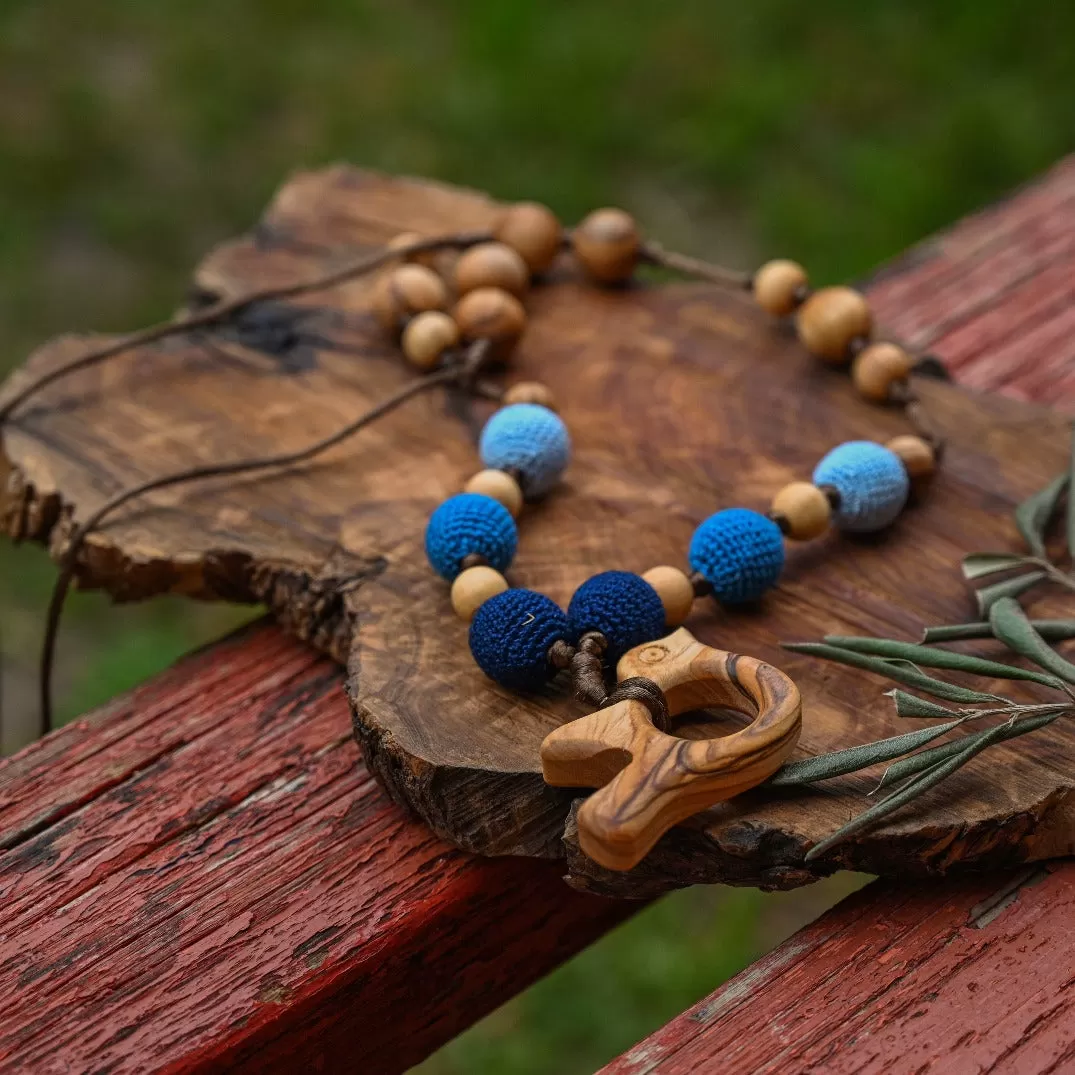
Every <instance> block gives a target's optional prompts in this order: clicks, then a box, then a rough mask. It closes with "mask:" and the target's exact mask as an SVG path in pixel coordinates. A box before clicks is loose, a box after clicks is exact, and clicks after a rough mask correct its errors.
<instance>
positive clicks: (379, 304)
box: [374, 265, 448, 332]
mask: <svg viewBox="0 0 1075 1075" xmlns="http://www.w3.org/2000/svg"><path fill="white" fill-rule="evenodd" d="M447 306H448V289H447V288H446V287H445V286H444V281H443V280H442V279H441V278H440V277H439V276H438V275H437V274H436V273H435V272H434V271H433V270H432V269H428V268H426V266H424V265H398V266H396V267H395V268H394V269H389V270H388V272H386V273H385V274H384V276H382V277H381V280H380V283H379V285H378V287H377V291H376V293H375V295H374V309H375V310H376V312H377V317H378V318H379V320H380V322H381V324H382V325H384V327H385V328H386V329H388V330H389V331H391V332H397V331H399V329H400V327H401V325H402V322H404V321H405V320H407V319H408V318H410V317H413V316H414V315H415V314H419V313H422V311H423V310H444V309H446V308H447Z"/></svg>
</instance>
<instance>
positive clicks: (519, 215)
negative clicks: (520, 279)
mask: <svg viewBox="0 0 1075 1075" xmlns="http://www.w3.org/2000/svg"><path fill="white" fill-rule="evenodd" d="M493 234H494V235H495V236H496V237H497V238H498V239H499V240H500V241H501V242H502V243H507V245H508V246H510V247H511V248H512V249H513V250H515V251H516V252H517V253H518V254H519V256H520V257H521V258H522V259H523V261H525V262H526V264H527V266H528V268H529V269H530V271H531V272H532V273H541V272H544V271H545V270H546V269H547V268H548V267H549V266H550V265H551V264H552V263H553V262H554V261H555V260H556V255H557V254H558V253H559V251H560V245H561V243H562V241H563V229H562V228H561V227H560V221H559V220H557V219H556V214H555V213H554V212H553V211H552V210H551V209H548V208H546V207H545V206H544V205H539V204H538V203H537V202H519V203H518V205H512V206H509V207H508V208H507V209H505V210H504V212H503V214H502V215H501V217H500V220H499V221H498V222H497V225H496V228H495V229H494V231H493Z"/></svg>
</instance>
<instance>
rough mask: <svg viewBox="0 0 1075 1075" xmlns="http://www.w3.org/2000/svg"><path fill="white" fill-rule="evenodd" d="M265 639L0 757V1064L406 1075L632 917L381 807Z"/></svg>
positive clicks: (540, 871)
mask: <svg viewBox="0 0 1075 1075" xmlns="http://www.w3.org/2000/svg"><path fill="white" fill-rule="evenodd" d="M342 679H343V673H342V671H341V670H340V669H339V668H337V667H335V666H334V665H333V664H332V662H331V661H329V660H328V659H326V658H325V657H321V656H319V655H318V654H317V653H316V652H315V651H313V650H312V649H311V648H310V647H308V646H305V645H303V644H302V643H299V642H296V641H294V640H293V639H289V638H287V637H286V636H284V635H283V634H282V633H281V632H280V631H279V630H278V629H277V628H276V627H273V626H269V625H265V624H261V625H258V626H256V627H254V628H252V629H249V630H247V631H244V632H242V633H241V634H239V635H236V636H234V637H232V638H230V639H228V640H226V641H224V642H222V643H220V644H218V645H216V646H214V647H212V649H210V650H207V651H206V652H204V653H201V654H198V655H196V656H194V657H190V658H187V659H186V660H184V661H182V662H181V663H180V664H179V665H177V666H176V667H175V668H173V669H170V670H169V671H168V672H165V673H164V674H162V675H161V676H158V677H157V678H155V679H154V680H152V681H151V682H150V683H148V684H146V685H145V686H143V687H141V688H139V689H138V690H137V691H134V692H132V693H131V694H129V695H126V696H124V697H121V698H118V699H116V700H115V701H114V702H112V703H110V704H109V705H108V706H107V707H105V708H104V709H101V710H98V711H96V712H94V713H91V714H89V715H87V716H86V717H84V718H82V719H80V720H77V721H74V722H72V723H71V724H68V725H67V726H66V727H65V728H63V729H61V730H60V731H58V732H56V733H54V734H53V735H51V736H49V737H48V738H47V739H44V740H41V741H39V742H38V743H36V744H34V745H33V746H30V747H27V748H26V750H24V751H22V752H21V753H20V754H18V755H16V756H15V757H13V758H9V759H5V760H3V761H2V762H0V997H2V998H3V1004H2V1005H0V1068H2V1069H3V1070H4V1071H27V1072H51V1071H71V1072H83V1071H87V1072H88V1071H95V1072H103V1071H108V1072H113V1073H120V1072H132V1073H133V1072H146V1071H183V1072H211V1071H212V1072H216V1071H223V1070H227V1071H229V1072H232V1071H242V1072H251V1073H257V1075H262V1073H277V1072H279V1073H291V1072H296V1071H356V1070H360V1071H370V1072H378V1073H382V1072H383V1073H385V1075H392V1073H394V1072H400V1071H403V1070H405V1069H407V1068H409V1067H410V1066H411V1065H412V1064H415V1063H417V1062H418V1061H420V1060H422V1059H423V1058H425V1057H426V1056H427V1055H428V1054H429V1053H431V1052H432V1051H433V1050H434V1049H436V1048H438V1047H439V1046H440V1045H442V1044H444V1043H445V1042H446V1041H448V1040H450V1039H451V1038H453V1037H454V1036H455V1035H456V1034H458V1033H459V1032H460V1031H462V1030H463V1029H464V1028H465V1027H467V1026H469V1025H471V1024H472V1023H473V1022H475V1021H476V1020H477V1019H479V1018H480V1017H481V1016H483V1015H485V1014H486V1013H487V1012H489V1011H491V1010H492V1009H493V1008H495V1007H497V1006H498V1005H500V1004H501V1003H503V1002H504V1000H505V999H506V998H508V997H509V996H512V995H514V994H515V993H516V992H519V991H521V990H522V989H524V988H526V986H527V985H529V984H530V983H531V982H533V981H535V980H536V979H537V978H539V977H541V976H542V975H544V974H546V973H547V972H548V971H550V970H551V969H552V968H553V967H555V966H557V965H558V964H559V963H560V962H562V961H563V960H565V959H567V958H568V957H569V956H571V955H573V954H574V953H575V952H577V951H579V950H580V949H581V948H583V947H585V946H586V945H587V944H588V943H590V941H592V940H594V939H595V938H596V937H599V936H601V935H602V934H603V933H604V932H605V931H606V930H608V929H610V928H611V927H612V926H613V925H615V924H616V923H618V922H620V921H622V920H623V919H624V918H625V917H626V916H628V915H629V914H631V913H632V912H633V911H634V909H635V908H636V907H637V906H638V905H637V904H636V903H633V902H626V901H623V900H615V901H613V900H607V899H601V898H599V897H594V896H588V895H585V894H583V893H577V892H571V891H569V890H567V889H565V887H564V884H563V882H562V881H561V879H560V876H561V874H562V872H563V870H562V867H561V864H559V863H556V862H547V861H539V860H525V859H509V858H498V859H492V858H479V857H477V856H473V855H468V854H465V853H463V852H461V851H458V850H456V849H455V848H453V847H451V846H450V845H448V844H446V843H444V842H443V841H441V840H439V839H437V838H436V837H435V836H434V835H433V834H432V833H431V832H430V831H429V829H428V828H427V827H426V826H425V825H424V824H422V822H421V821H419V820H418V819H416V818H412V817H408V816H407V814H406V812H405V811H404V810H402V809H400V807H398V806H396V805H395V804H393V803H391V802H389V801H388V799H387V798H386V797H385V796H384V795H383V794H382V793H381V791H380V789H379V788H378V787H377V786H376V784H375V783H374V781H373V780H372V779H371V777H370V774H369V772H368V771H367V770H366V768H365V766H363V765H362V762H361V759H360V758H359V756H358V750H357V748H356V746H355V743H354V740H353V739H352V737H351V734H350V726H349V725H350V722H349V715H348V711H347V704H346V700H345V697H344V694H343V690H342V689H341V686H342Z"/></svg>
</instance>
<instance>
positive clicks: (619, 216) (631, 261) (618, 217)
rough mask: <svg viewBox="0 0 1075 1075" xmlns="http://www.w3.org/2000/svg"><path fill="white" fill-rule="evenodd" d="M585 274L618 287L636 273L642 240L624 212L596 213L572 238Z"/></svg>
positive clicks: (631, 220) (603, 210)
mask: <svg viewBox="0 0 1075 1075" xmlns="http://www.w3.org/2000/svg"><path fill="white" fill-rule="evenodd" d="M571 243H572V246H573V248H574V250H575V257H576V258H577V259H578V262H579V264H580V265H581V266H582V268H583V269H584V270H585V271H586V273H587V274H588V275H589V276H591V277H593V279H595V280H598V281H600V282H601V283H603V284H618V283H621V282H622V281H624V280H626V279H627V278H628V277H629V276H630V275H631V273H633V272H634V269H635V265H636V263H637V262H638V252H639V248H640V246H641V240H640V238H639V235H638V227H637V226H636V225H635V220H634V217H632V216H631V214H630V213H625V212H624V211H623V210H622V209H595V210H594V211H593V212H592V213H591V214H590V215H589V216H588V217H586V218H585V219H584V220H583V221H582V223H581V224H579V226H578V227H577V228H576V229H575V232H574V235H573V236H572V238H571Z"/></svg>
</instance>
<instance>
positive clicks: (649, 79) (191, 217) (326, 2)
mask: <svg viewBox="0 0 1075 1075" xmlns="http://www.w3.org/2000/svg"><path fill="white" fill-rule="evenodd" d="M1072 40H1075V5H1072V4H1070V3H1068V2H1063V0H1039V2H1038V3H1037V4H1035V5H1033V7H1032V8H1030V7H1027V6H1026V5H1017V4H1011V3H1006V2H1004V0H974V2H970V0H951V2H945V3H929V2H925V0H923V2H918V3H911V2H885V3H872V4H871V3H869V2H866V3H863V2H862V0H855V2H850V0H815V2H813V3H810V4H803V3H795V2H791V0H753V2H751V3H746V4H744V3H735V4H732V3H726V2H715V0H709V2H706V0H683V2H681V3H675V4H672V3H647V2H643V0H618V2H616V0H602V2H598V0H570V2H567V0H544V2H541V3H525V2H516V3H513V2H509V0H461V2H458V3H454V4H436V3H432V2H429V0H425V2H422V0H398V2H395V0H378V2H360V0H273V2H272V3H266V2H255V0H214V2H208V0H183V2H179V0H152V2H150V0H99V2H96V3H86V2H85V0H6V2H5V3H4V4H3V5H2V7H0V356H2V357H0V366H9V365H11V364H13V363H15V362H17V361H19V360H20V358H21V357H22V355H23V354H25V352H26V351H27V350H28V349H29V348H30V347H31V346H32V345H33V344H34V343H36V342H37V341H39V340H41V339H43V338H45V337H48V336H49V335H52V334H54V333H57V332H60V331H67V330H72V329H100V330H108V331H112V330H120V329H124V328H129V327H133V326H136V325H139V324H142V323H145V322H148V321H150V320H155V319H158V318H160V317H163V316H166V315H167V314H169V313H170V312H171V310H172V309H174V307H175V305H176V304H177V301H178V299H179V298H180V297H181V295H182V294H183V291H184V286H185V281H186V279H187V277H188V274H189V271H190V269H191V267H192V266H193V265H194V263H195V262H196V261H197V260H198V258H199V257H200V255H201V254H202V253H203V252H204V251H205V249H206V248H207V247H208V246H209V245H211V244H212V243H213V242H215V241H217V240H219V239H222V238H224V237H226V236H228V235H231V234H233V233H235V232H237V231H239V230H242V229H243V228H245V227H247V226H249V225H250V224H251V223H252V222H253V221H254V220H255V218H256V216H257V214H258V212H259V210H260V208H261V206H262V205H263V204H264V203H265V202H266V200H267V199H268V198H269V196H270V195H271V193H272V191H273V190H274V188H275V187H276V186H277V185H278V184H279V182H280V181H281V180H282V179H283V177H284V176H285V175H286V174H287V173H288V172H289V171H291V170H293V169H296V168H299V167H305V166H310V165H316V164H319V163H324V162H328V161H333V160H337V159H347V160H351V161H354V162H357V163H361V164H364V165H368V166H373V167H378V168H382V169H386V170H390V171H401V172H409V173H416V174H425V175H431V176H436V177H438V178H441V179H445V180H451V181H456V182H461V183H465V184H470V185H474V186H479V187H483V188H486V189H488V190H490V191H491V192H493V193H494V194H496V195H498V196H501V197H503V198H518V197H528V198H537V199H540V200H544V201H546V202H548V203H549V204H550V205H552V206H553V207H554V208H555V209H556V210H557V211H558V212H560V213H561V214H562V215H563V216H564V218H565V219H567V220H571V219H574V218H577V217H578V216H579V215H580V214H582V213H583V212H585V211H586V210H587V209H589V208H592V207H593V206H595V205H597V204H606V203H619V204H623V205H625V206H627V207H628V208H631V209H632V210H634V211H635V212H636V213H637V214H638V215H639V217H640V218H641V220H642V221H643V222H644V224H645V225H646V226H647V227H648V229H649V230H650V231H651V232H652V233H653V234H655V235H657V236H659V237H661V238H662V239H663V240H665V241H666V242H668V243H669V244H670V245H675V246H678V247H680V248H683V249H686V250H689V251H693V252H697V253H703V254H706V255H710V256H714V257H718V258H722V259H724V260H727V261H729V262H732V263H736V264H740V265H744V266H749V265H750V264H752V263H753V262H754V261H755V260H756V259H757V258H758V257H759V256H760V255H761V254H762V253H763V252H764V253H769V252H773V253H780V254H783V255H787V256H792V257H797V258H799V259H801V260H802V261H804V262H805V263H806V264H807V265H808V266H809V267H810V268H811V271H812V273H813V275H814V278H815V279H816V280H818V281H824V280H832V279H837V278H847V277H852V276H855V275H857V274H860V273H862V272H864V271H866V270H868V269H869V268H870V267H871V266H873V265H875V264H876V263H877V262H879V261H881V260H883V259H885V258H888V257H890V256H892V255H894V254H896V253H897V252H899V251H900V250H902V249H904V248H905V247H907V246H908V245H909V244H910V243H912V242H914V241H915V240H916V239H918V238H920V237H921V236H923V235H926V234H928V233H930V232H932V231H934V230H936V229H938V228H940V227H943V226H944V225H946V224H948V223H949V222H951V221H952V220H953V219H954V218H955V217H957V216H959V215H960V214H962V213H965V212H967V211H969V210H971V209H973V208H975V207H977V206H979V205H981V204H982V203H985V202H988V201H990V200H991V199H994V198H997V197H998V196H1000V195H1002V194H1003V193H1004V192H1005V191H1007V190H1008V189H1009V188H1011V187H1012V186H1013V185H1015V184H1017V183H1019V182H1022V181H1024V180H1026V179H1028V178H1030V177H1031V176H1033V175H1034V174H1035V173H1037V172H1039V171H1041V170H1042V169H1044V168H1045V167H1046V166H1047V165H1048V164H1050V163H1051V162H1052V161H1053V160H1055V159H1056V158H1058V157H1059V156H1061V155H1062V154H1063V153H1065V152H1067V151H1069V150H1070V149H1071V147H1072V144H1073V142H1075V112H1073V111H1072V108H1071V99H1072V94H1071V88H1072V86H1071V83H1072V78H1071V47H1070V43H1071V41H1072ZM51 577H52V569H51V567H50V565H49V564H48V562H47V560H46V558H45V557H44V555H43V554H42V553H40V552H37V551H35V550H12V549H10V548H9V547H6V546H5V547H3V548H2V549H0V610H2V611H0V626H2V628H3V634H2V637H0V646H2V651H3V655H4V657H5V669H4V670H5V684H4V686H5V690H6V695H5V706H6V716H7V717H8V718H10V717H11V714H12V712H13V710H14V709H16V708H18V707H25V706H27V705H30V704H32V698H31V696H30V693H29V688H28V684H29V683H30V681H31V679H32V667H33V662H34V659H35V654H36V647H37V641H38V633H39V628H40V620H41V615H42V611H43V602H44V595H45V593H46V590H47V586H48V584H49V582H50V580H51ZM70 611H71V615H70V616H69V617H68V620H67V630H66V632H65V635H64V639H63V643H62V651H63V654H64V665H63V669H62V671H63V675H62V682H61V686H63V687H64V688H65V689H64V698H65V701H64V711H65V712H66V713H67V714H71V713H74V712H76V711H78V710H79V709H82V708H84V707H85V706H86V705H89V704H91V703H93V702H96V701H99V700H101V699H103V698H105V697H108V696H109V695H111V694H113V693H115V692H116V691H118V690H120V689H122V688H123V687H125V686H127V685H129V684H130V683H132V682H135V681H137V680H139V679H141V678H144V677H145V676H146V675H148V674H150V673H151V672H153V671H155V670H156V669H157V668H159V667H160V666H161V665H163V664H165V663H167V662H168V661H170V660H171V659H172V658H173V657H174V656H176V655H177V654H178V653H180V652H182V651H183V650H184V649H186V648H189V647H190V646H191V645H192V644H194V643H195V642H196V641H198V640H201V639H203V638H206V637H208V636H210V635H212V634H213V633H216V632H219V631H221V630H222V629H224V627H226V626H227V625H229V624H231V623H233V622H235V621H236V619H237V618H241V616H242V615H245V614H244V613H236V612H234V611H227V610H223V611H221V610H213V609H209V608H199V609H193V608H191V607H189V606H188V605H184V604H182V603H180V602H167V603H156V604H154V605H153V606H151V607H148V608H137V609H123V610H110V609H108V608H107V606H106V603H105V602H104V600H103V599H101V598H99V597H93V596H88V597H81V598H79V599H77V600H75V601H73V602H72V608H71V610H70ZM692 901H693V902H692ZM698 901H701V902H698ZM707 901H708V902H707ZM759 901H760V897H759V896H758V895H757V894H755V893H735V894H734V895H732V896H718V897H715V896H713V895H712V894H710V895H697V894H692V895H690V896H683V897H677V898H676V899H674V900H669V901H665V902H664V903H662V904H660V905H659V906H658V907H656V908H654V909H652V910H650V911H647V912H645V913H644V914H643V915H642V916H641V917H640V918H639V919H637V920H636V921H635V922H634V923H632V924H631V925H629V926H627V927H626V928H625V929H624V930H623V931H621V933H620V934H618V935H617V936H616V937H615V938H612V939H611V940H610V941H609V942H607V943H604V944H602V945H599V946H597V947H596V948H595V949H594V950H592V951H591V952H589V953H587V954H586V955H585V956H583V957H582V958H581V959H580V960H579V961H577V962H576V963H574V964H572V965H570V966H569V967H568V968H565V969H564V970H562V971H561V972H558V974H557V975H556V976H555V977H554V979H551V980H550V983H551V984H543V985H542V986H539V987H537V988H536V989H535V990H533V991H531V992H530V993H529V994H528V995H527V996H526V997H524V998H523V999H522V1000H521V1001H519V1002H517V1003H515V1004H513V1005H511V1006H509V1008H508V1009H506V1010H505V1011H504V1012H503V1013H501V1014H500V1015H498V1016H496V1017H494V1019H493V1021H492V1022H491V1023H489V1024H486V1025H483V1026H482V1027H481V1028H479V1029H478V1030H476V1031H474V1032H473V1033H472V1034H470V1035H467V1036H465V1037H464V1038H463V1039H461V1041H460V1042H459V1043H457V1045H455V1046H453V1047H452V1049H451V1050H449V1052H448V1053H447V1054H446V1055H445V1056H442V1057H441V1058H439V1059H438V1060H437V1061H436V1064H438V1065H441V1067H440V1068H438V1069H437V1070H445V1071H449V1070H450V1071H478V1070H488V1071H497V1072H501V1071H503V1072H537V1071H550V1072H551V1071H555V1072H567V1071H574V1070H588V1065H590V1066H592V1065H593V1064H595V1063H597V1062H598V1061H599V1060H600V1059H601V1058H603V1057H606V1056H608V1055H609V1054H610V1053H611V1052H614V1051H615V1050H618V1049H620V1048H623V1047H624V1046H625V1045H627V1044H628V1043H629V1042H630V1041H631V1040H633V1039H634V1038H635V1037H637V1036H638V1035H639V1034H640V1033H642V1032H643V1031H644V1030H645V1029H646V1028H648V1027H650V1026H652V1025H654V1023H655V1022H656V1021H659V1019H660V1018H664V1017H666V1016H667V1015H668V1014H670V1013H671V1011H673V1010H675V1009H676V1008H678V1007H681V1006H682V1005H683V1004H685V1003H687V1002H688V1001H689V1000H691V999H693V998H694V997H695V996H696V995H697V994H698V993H700V992H702V991H704V990H705V989H707V988H710V987H712V986H713V985H715V984H716V982H717V981H718V980H719V978H720V977H721V976H722V975H724V974H726V973H730V972H731V971H732V970H734V969H735V968H736V967H738V966H740V965H742V964H743V963H744V962H746V961H747V960H749V959H750V958H751V957H752V956H753V955H754V954H756V952H757V950H758V946H760V945H764V944H765V943H766V934H765V930H764V929H761V928H760V927H759V926H758V923H759V921H762V919H760V918H759V914H761V910H760V908H761V906H762V905H761V903H760V902H759ZM698 907H701V908H703V911H701V912H699V911H698V910H697V908H698ZM692 908H694V910H692ZM691 915H694V916H695V917H694V918H693V919H690V916H691ZM684 917H686V918H687V919H689V920H690V921H691V927H692V928H691V929H690V930H685V929H684V928H683V926H684ZM505 1028H509V1029H510V1033H505Z"/></svg>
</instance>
